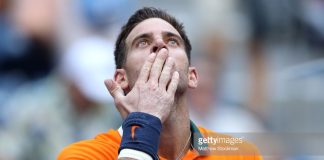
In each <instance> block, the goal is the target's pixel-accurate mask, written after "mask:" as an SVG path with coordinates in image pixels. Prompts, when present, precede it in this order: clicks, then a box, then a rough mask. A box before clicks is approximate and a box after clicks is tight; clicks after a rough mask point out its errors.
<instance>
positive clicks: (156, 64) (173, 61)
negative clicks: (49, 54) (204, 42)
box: [58, 8, 261, 160]
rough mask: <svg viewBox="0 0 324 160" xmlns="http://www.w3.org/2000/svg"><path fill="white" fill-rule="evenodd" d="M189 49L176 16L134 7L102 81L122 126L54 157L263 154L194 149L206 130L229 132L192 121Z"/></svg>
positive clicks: (64, 159) (252, 156)
mask: <svg viewBox="0 0 324 160" xmlns="http://www.w3.org/2000/svg"><path fill="white" fill-rule="evenodd" d="M190 51H191V45H190V42H189V39H188V38H187V35H186V34H185V31H184V29H183V26H182V24H180V23H179V22H178V21H177V20H176V19H175V18H174V17H172V16H170V15H168V14H167V13H166V12H164V11H161V10H159V9H155V8H143V9H140V10H138V11H137V12H136V13H135V14H134V15H132V16H131V17H130V19H129V20H128V22H127V24H126V25H125V26H124V27H122V31H121V33H120V35H119V37H118V39H117V41H116V48H115V53H114V54H115V61H116V71H115V76H114V80H106V81H105V84H106V87H107V88H108V90H109V92H110V94H111V95H112V96H113V98H114V100H115V105H116V107H117V109H118V111H119V112H120V114H121V116H122V118H123V119H124V122H123V125H122V127H121V128H119V129H118V130H110V131H108V132H107V133H103V134H99V135H98V136H97V137H96V138H95V139H93V140H87V141H81V142H78V143H75V144H72V145H70V146H68V147H67V148H65V149H64V150H63V151H62V152H61V154H60V155H59V157H58V159H59V160H72V159H78V160H80V159H84V160H86V159H87V160H88V159H100V160H105V159H117V157H118V159H216V158H217V159H245V158H246V159H261V157H260V156H259V155H258V152H257V150H256V149H255V148H254V147H253V145H250V144H248V143H246V142H244V143H242V146H244V147H243V150H244V151H246V150H247V149H248V150H249V151H252V152H251V153H250V154H245V155H244V153H241V154H242V155H225V154H222V153H219V155H215V154H211V153H209V154H208V152H207V151H205V150H203V149H202V148H200V149H199V148H198V147H202V146H203V145H202V141H201V140H202V138H204V137H205V136H206V135H214V136H215V135H216V136H221V137H223V138H229V136H226V135H220V134H217V133H213V132H210V131H208V130H206V129H204V128H199V129H198V128H197V127H196V126H195V125H194V123H192V122H190V119H189V114H188V106H187V103H186V98H185V97H186V93H187V89H188V88H196V87H197V84H198V81H197V71H196V69H195V68H194V67H191V66H190ZM203 135H204V136H203ZM197 139H199V140H200V141H199V142H200V143H199V144H198V145H197ZM205 144H206V143H205Z"/></svg>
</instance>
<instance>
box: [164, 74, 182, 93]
mask: <svg viewBox="0 0 324 160" xmlns="http://www.w3.org/2000/svg"><path fill="white" fill-rule="evenodd" d="M178 83H179V72H177V71H175V72H174V73H173V75H172V79H171V82H170V84H169V87H168V91H167V92H168V93H169V94H171V95H174V94H175V92H176V90H177V87H178Z"/></svg>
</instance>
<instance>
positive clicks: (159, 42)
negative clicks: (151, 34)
mask: <svg viewBox="0 0 324 160" xmlns="http://www.w3.org/2000/svg"><path fill="white" fill-rule="evenodd" d="M162 48H166V49H167V46H166V44H165V43H164V41H163V39H157V40H156V41H155V43H154V45H153V46H152V49H151V52H155V53H157V52H159V51H160V50H161V49H162Z"/></svg>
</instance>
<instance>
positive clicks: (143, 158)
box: [118, 148, 153, 160]
mask: <svg viewBox="0 0 324 160" xmlns="http://www.w3.org/2000/svg"><path fill="white" fill-rule="evenodd" d="M118 158H134V159H140V160H153V158H152V157H151V156H150V155H149V154H147V153H145V152H142V151H138V150H134V149H127V148H125V149H123V150H121V151H120V153H119V155H118Z"/></svg>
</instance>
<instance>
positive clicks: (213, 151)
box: [198, 127, 262, 160]
mask: <svg viewBox="0 0 324 160" xmlns="http://www.w3.org/2000/svg"><path fill="white" fill-rule="evenodd" d="M199 131H200V133H201V134H202V135H203V138H205V142H207V145H208V150H209V153H208V154H209V155H210V156H208V157H215V156H216V157H218V159H222V158H221V157H225V159H244V160H245V159H246V160H250V159H253V160H262V156H261V155H260V152H259V150H258V148H257V147H256V146H255V145H254V144H253V143H251V142H248V141H246V140H245V139H244V136H242V137H241V136H239V137H233V136H231V135H227V134H222V133H217V132H214V131H211V130H208V129H205V128H202V127H199ZM203 141H204V140H201V142H203ZM198 143H199V139H198Z"/></svg>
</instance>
